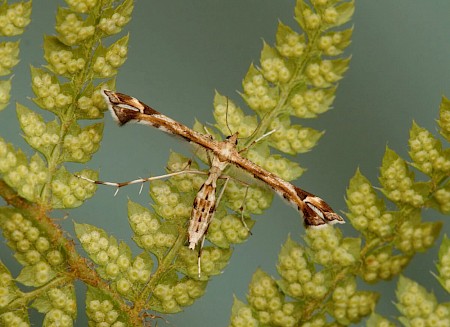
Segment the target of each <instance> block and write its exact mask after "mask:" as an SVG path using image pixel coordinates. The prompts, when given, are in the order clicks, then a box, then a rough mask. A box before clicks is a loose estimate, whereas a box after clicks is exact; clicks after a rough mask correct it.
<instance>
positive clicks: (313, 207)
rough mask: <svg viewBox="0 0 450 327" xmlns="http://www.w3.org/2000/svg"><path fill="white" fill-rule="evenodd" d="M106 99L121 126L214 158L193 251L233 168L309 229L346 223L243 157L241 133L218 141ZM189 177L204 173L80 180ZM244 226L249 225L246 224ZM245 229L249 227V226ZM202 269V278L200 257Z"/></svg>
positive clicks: (199, 205) (126, 99)
mask: <svg viewBox="0 0 450 327" xmlns="http://www.w3.org/2000/svg"><path fill="white" fill-rule="evenodd" d="M102 95H103V96H104V97H105V100H106V103H107V104H108V109H109V110H110V112H111V115H112V117H113V118H114V120H116V122H117V123H118V124H119V125H120V126H122V125H125V124H127V123H129V122H135V123H141V124H145V125H151V126H153V127H156V128H158V129H160V130H162V131H164V132H166V133H169V134H173V135H176V136H179V137H182V138H183V139H185V140H186V141H188V142H190V143H193V144H196V145H199V146H201V147H202V148H204V149H205V150H207V151H208V152H209V153H210V154H211V156H212V159H211V166H210V169H209V172H208V173H207V175H208V177H207V179H206V181H205V182H204V184H203V185H202V186H201V188H200V190H199V191H198V193H197V195H196V197H195V199H194V203H193V207H192V212H191V219H190V224H189V227H188V242H189V248H190V249H194V248H195V246H196V245H197V244H198V243H199V241H200V240H202V243H203V241H204V237H205V235H206V232H207V230H208V227H209V224H210V222H211V220H212V218H213V216H214V212H215V210H216V208H217V204H218V200H220V198H221V196H222V194H223V191H224V188H225V187H226V183H227V182H228V179H226V181H225V184H224V186H223V187H222V191H221V193H220V195H219V196H218V197H217V198H216V188H217V181H218V179H219V178H220V177H221V176H222V173H223V171H224V170H225V169H226V168H227V166H228V165H230V164H232V165H234V166H236V167H239V168H241V169H243V170H245V171H247V172H248V173H250V174H251V175H253V176H254V177H255V178H257V179H259V180H261V181H263V182H265V183H266V184H267V185H269V186H270V187H271V188H272V189H273V190H274V191H275V192H276V193H277V194H279V195H280V196H281V197H282V198H284V199H285V200H287V201H288V203H290V204H291V205H293V206H294V207H295V208H296V209H297V210H298V211H301V212H302V213H303V220H304V224H305V226H306V227H321V226H325V225H326V224H335V223H341V224H342V223H344V222H345V221H344V219H343V218H342V217H341V216H339V215H338V214H337V213H335V212H334V211H333V209H332V208H331V207H330V206H329V205H328V204H327V203H326V202H325V201H324V200H322V199H321V198H320V197H318V196H316V195H314V194H311V193H309V192H306V191H304V190H303V189H301V188H299V187H297V186H295V185H293V184H291V183H289V182H287V181H285V180H283V179H281V178H280V177H278V176H277V175H275V174H273V173H271V172H269V171H267V170H265V169H263V168H262V167H260V166H258V165H256V164H255V163H253V162H252V161H250V160H248V159H246V158H245V157H243V156H242V155H241V153H242V152H244V151H246V150H247V148H245V149H242V150H238V149H237V144H238V133H237V132H236V133H234V134H232V135H230V136H228V137H227V138H226V139H225V140H223V141H217V140H214V139H213V138H212V137H211V136H210V135H205V134H202V133H199V132H197V131H194V130H192V129H190V128H189V127H187V126H185V125H183V124H181V123H179V122H177V121H175V120H173V119H171V118H169V117H167V116H165V115H163V114H161V113H160V112H158V111H156V110H154V109H153V108H151V107H149V106H148V105H146V104H145V103H143V102H141V101H139V100H138V99H136V98H133V97H131V96H129V95H126V94H123V93H118V92H113V91H109V90H103V91H102ZM185 173H203V174H204V172H199V171H193V170H183V171H178V172H174V173H170V174H166V175H161V176H156V177H149V178H140V179H136V180H133V181H130V182H124V183H112V182H103V181H94V180H90V179H88V178H85V177H82V176H79V177H81V178H83V179H86V180H88V181H90V182H93V183H96V184H104V185H110V186H115V187H117V188H120V187H122V186H126V185H130V184H136V183H144V182H147V181H151V180H155V179H160V178H164V177H170V176H174V175H179V174H185ZM243 223H244V225H245V222H244V221H243ZM245 227H247V226H246V225H245ZM198 266H199V274H200V253H199V263H198Z"/></svg>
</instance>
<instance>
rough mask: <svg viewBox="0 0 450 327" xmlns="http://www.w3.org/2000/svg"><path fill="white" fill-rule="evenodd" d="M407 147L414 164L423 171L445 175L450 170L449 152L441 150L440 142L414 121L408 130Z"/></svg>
mask: <svg viewBox="0 0 450 327" xmlns="http://www.w3.org/2000/svg"><path fill="white" fill-rule="evenodd" d="M409 148H410V151H409V155H410V156H411V158H412V159H413V161H414V165H415V166H416V167H417V168H418V169H419V170H421V171H422V172H423V173H425V174H427V175H432V174H436V173H441V174H446V175H447V174H448V173H449V172H450V153H449V152H448V151H446V152H443V151H442V146H441V142H439V141H438V140H437V139H436V138H434V136H433V135H432V134H431V133H430V132H429V131H427V130H426V129H424V128H421V127H419V126H418V125H417V124H416V123H413V126H412V128H411V131H410V138H409Z"/></svg>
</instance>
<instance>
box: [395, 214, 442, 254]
mask: <svg viewBox="0 0 450 327" xmlns="http://www.w3.org/2000/svg"><path fill="white" fill-rule="evenodd" d="M441 225H442V224H441V223H439V222H438V223H430V222H427V223H414V222H412V221H405V222H404V223H402V224H401V225H400V227H399V229H398V231H397V239H396V247H397V248H398V249H399V250H400V251H402V252H404V253H407V254H414V253H415V252H423V251H425V250H426V249H428V248H430V247H431V246H432V245H433V244H434V242H435V240H436V238H437V237H438V236H439V232H440V230H441Z"/></svg>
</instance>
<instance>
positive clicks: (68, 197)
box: [51, 167, 98, 208]
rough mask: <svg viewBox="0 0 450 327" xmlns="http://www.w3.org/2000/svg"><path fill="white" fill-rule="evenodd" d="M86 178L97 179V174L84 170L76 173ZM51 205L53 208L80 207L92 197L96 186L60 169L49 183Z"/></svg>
mask: <svg viewBox="0 0 450 327" xmlns="http://www.w3.org/2000/svg"><path fill="white" fill-rule="evenodd" d="M78 174H79V175H82V176H85V177H88V178H97V175H98V174H97V173H96V172H94V171H92V170H88V169H84V170H82V171H80V172H79V173H78ZM51 186H52V203H53V206H54V207H55V208H75V207H78V206H80V205H81V204H82V203H83V202H84V201H85V200H86V199H88V198H90V197H92V196H93V195H94V192H95V190H96V188H97V187H96V185H95V184H92V183H90V182H88V181H85V180H82V179H81V178H77V177H75V176H74V175H72V174H70V173H69V172H68V171H67V170H65V169H64V167H62V168H61V169H59V170H58V172H57V173H56V174H55V175H54V178H53V180H52V183H51Z"/></svg>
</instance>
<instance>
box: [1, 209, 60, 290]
mask: <svg viewBox="0 0 450 327" xmlns="http://www.w3.org/2000/svg"><path fill="white" fill-rule="evenodd" d="M0 223H1V224H2V229H3V235H4V236H5V238H6V239H7V240H8V244H9V246H10V247H11V248H12V249H14V250H15V251H17V254H16V258H17V259H18V260H19V262H20V263H21V264H23V265H25V266H27V267H26V268H25V269H24V270H23V271H22V273H21V275H20V276H19V277H18V280H19V281H21V282H22V283H24V284H25V285H43V284H45V283H46V282H48V281H49V280H50V279H51V278H53V277H54V269H57V267H58V266H60V265H61V264H62V263H63V262H64V260H65V258H64V254H63V253H62V252H61V251H60V250H59V249H56V248H53V247H52V246H51V244H50V240H49V239H48V238H47V237H46V236H45V235H44V234H43V233H42V232H41V231H40V230H39V229H38V228H36V227H34V226H33V224H32V222H31V221H30V220H29V219H26V218H25V217H24V216H23V215H22V214H21V213H19V212H15V211H13V210H4V211H2V212H0Z"/></svg>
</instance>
